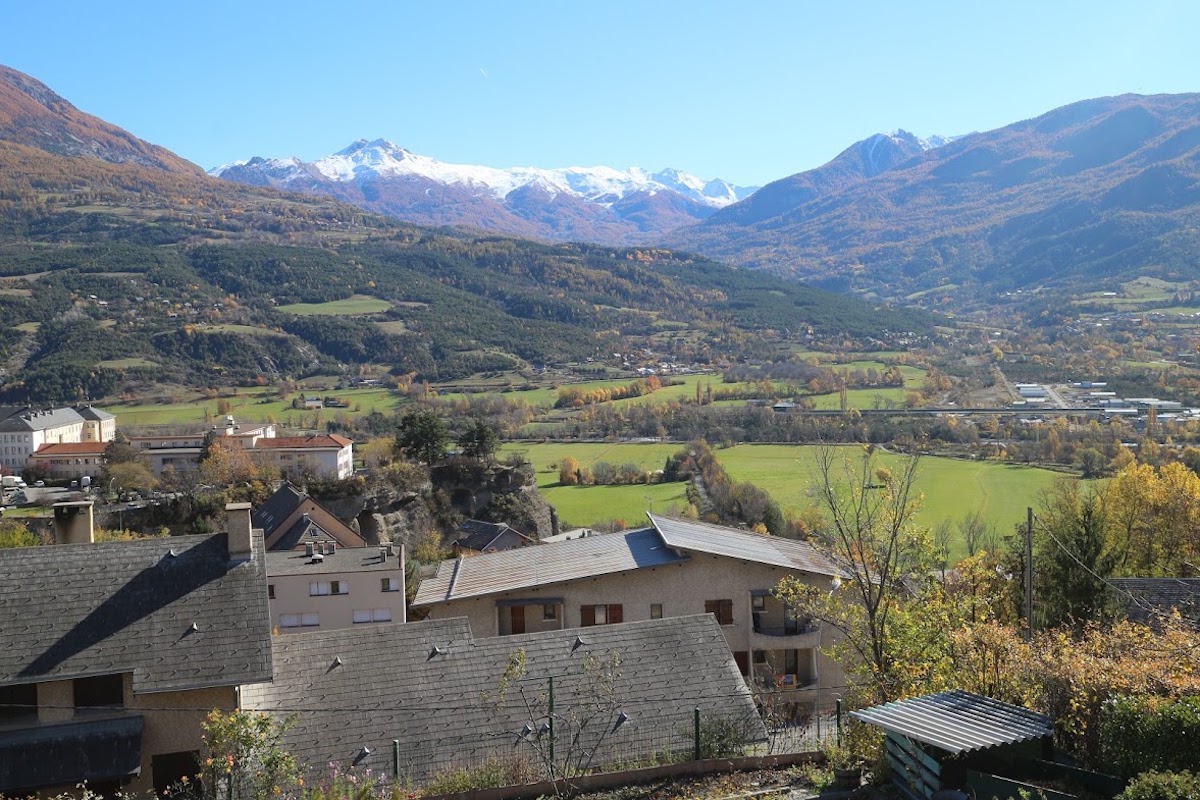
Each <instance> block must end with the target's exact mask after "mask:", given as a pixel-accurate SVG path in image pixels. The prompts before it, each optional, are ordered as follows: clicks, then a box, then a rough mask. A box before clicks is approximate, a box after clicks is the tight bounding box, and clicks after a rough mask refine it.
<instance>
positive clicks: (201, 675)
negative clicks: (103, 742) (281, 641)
mask: <svg viewBox="0 0 1200 800" xmlns="http://www.w3.org/2000/svg"><path fill="white" fill-rule="evenodd" d="M254 548H255V557H254V558H253V559H252V560H249V561H243V562H238V563H232V564H231V563H230V560H229V550H228V545H227V537H226V535H225V534H223V533H218V534H213V535H211V536H176V537H168V538H162V539H144V540H140V541H133V542H106V543H98V544H75V545H52V546H44V547H21V548H10V549H0V575H4V576H5V580H3V581H0V608H3V609H4V613H3V614H0V642H3V643H4V646H3V647H0V685H7V684H13V683H27V682H33V681H41V680H51V679H66V678H75V677H81V676H87V675H105V674H112V673H118V672H132V673H133V689H134V691H135V692H158V691H170V690H177V689H187V688H195V687H203V686H230V685H236V684H242V683H248V682H252V681H258V680H264V679H266V678H267V677H268V676H269V675H270V674H271V622H270V617H269V614H268V610H267V591H266V568H265V559H264V557H263V555H264V553H263V545H262V541H261V540H260V539H258V538H257V537H256V539H255V543H254ZM193 625H194V626H195V627H193Z"/></svg>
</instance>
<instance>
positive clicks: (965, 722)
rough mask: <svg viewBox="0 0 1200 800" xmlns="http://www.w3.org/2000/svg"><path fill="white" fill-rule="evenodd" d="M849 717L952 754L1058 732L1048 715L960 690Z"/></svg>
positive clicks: (887, 705)
mask: <svg viewBox="0 0 1200 800" xmlns="http://www.w3.org/2000/svg"><path fill="white" fill-rule="evenodd" d="M850 715H851V716H852V717H856V718H857V719H860V720H862V721H863V722H868V723H870V724H872V725H877V726H879V727H880V728H883V729H884V730H886V731H893V732H895V733H899V734H902V735H904V736H907V737H909V738H910V739H916V740H917V741H919V742H925V743H926V744H931V745H933V746H934V747H937V748H939V749H941V750H945V751H946V752H949V753H964V752H968V751H971V750H982V749H984V748H988V747H995V746H997V745H1002V744H1016V743H1017V742H1027V741H1030V740H1032V739H1042V738H1044V737H1047V736H1052V735H1053V734H1054V722H1053V721H1052V720H1051V719H1050V717H1047V716H1046V715H1045V714H1038V713H1037V712H1035V711H1030V710H1029V709H1027V708H1022V707H1021V706H1014V705H1010V704H1009V703H1002V702H1000V701H999V700H993V699H991V698H990V697H983V696H981V695H977V694H972V693H970V692H964V691H962V690H961V689H956V690H954V691H949V692H939V693H938V694H929V695H924V696H923V697H913V698H910V699H908V700H898V701H896V702H893V703H885V704H883V705H881V706H874V707H872V708H864V709H862V710H860V711H853V712H851V714H850Z"/></svg>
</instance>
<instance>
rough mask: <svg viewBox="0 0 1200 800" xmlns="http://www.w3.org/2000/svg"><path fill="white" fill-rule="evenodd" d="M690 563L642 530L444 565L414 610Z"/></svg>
mask: <svg viewBox="0 0 1200 800" xmlns="http://www.w3.org/2000/svg"><path fill="white" fill-rule="evenodd" d="M686 560H687V557H686V556H680V555H679V554H678V553H676V552H675V551H674V550H672V549H671V548H669V547H667V546H665V545H664V544H663V542H662V539H661V538H660V537H659V535H658V532H657V531H655V530H654V529H653V528H643V529H641V530H636V531H626V532H625V533H611V534H608V535H607V536H592V537H588V538H586V539H572V540H571V541H567V542H554V543H552V544H542V545H538V546H537V547H521V548H517V549H516V550H502V551H500V552H497V553H484V554H482V555H478V556H471V557H470V558H459V559H456V560H453V561H443V562H442V563H441V564H440V565H439V566H438V571H437V574H436V575H434V576H433V577H432V578H426V579H425V580H423V581H422V582H421V585H420V587H419V588H418V589H417V596H416V599H415V600H414V601H413V605H432V604H434V603H440V602H443V601H446V600H457V599H461V598H464V597H479V596H482V595H488V594H495V593H497V592H507V591H512V590H513V589H527V588H530V587H532V586H544V585H546V584H553V583H561V582H562V581H569V580H574V579H577V578H590V577H593V576H595V575H607V574H610V573H613V572H625V571H626V570H631V569H642V568H645V567H660V566H664V565H666V564H679V563H682V562H684V561H686Z"/></svg>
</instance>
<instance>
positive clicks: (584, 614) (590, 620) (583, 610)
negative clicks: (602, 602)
mask: <svg viewBox="0 0 1200 800" xmlns="http://www.w3.org/2000/svg"><path fill="white" fill-rule="evenodd" d="M595 624H596V607H595V606H580V607H579V626H580V627H582V628H586V627H587V626H589V625H595Z"/></svg>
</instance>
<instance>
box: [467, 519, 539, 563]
mask: <svg viewBox="0 0 1200 800" xmlns="http://www.w3.org/2000/svg"><path fill="white" fill-rule="evenodd" d="M458 534H459V536H458V538H457V539H456V540H455V541H454V555H456V556H473V555H478V554H479V553H497V552H499V551H501V550H515V549H516V548H518V547H528V546H529V545H533V544H537V541H536V540H534V539H531V538H530V537H528V536H526V535H525V534H523V533H521V532H520V531H518V530H515V529H513V528H510V527H509V526H508V525H507V524H505V523H503V522H481V521H480V520H477V519H469V520H467V521H466V522H464V523H463V524H462V525H459V526H458Z"/></svg>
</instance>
